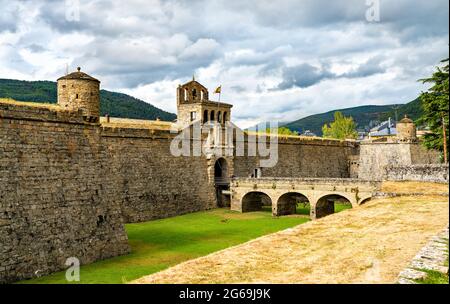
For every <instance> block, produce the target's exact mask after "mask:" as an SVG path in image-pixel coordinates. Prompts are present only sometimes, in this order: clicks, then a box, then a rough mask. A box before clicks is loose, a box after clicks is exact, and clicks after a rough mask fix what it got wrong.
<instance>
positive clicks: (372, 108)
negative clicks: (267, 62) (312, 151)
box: [283, 98, 422, 136]
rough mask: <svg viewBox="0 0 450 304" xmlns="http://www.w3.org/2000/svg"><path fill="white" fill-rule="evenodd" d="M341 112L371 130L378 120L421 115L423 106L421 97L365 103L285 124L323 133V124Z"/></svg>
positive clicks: (301, 131) (416, 117)
mask: <svg viewBox="0 0 450 304" xmlns="http://www.w3.org/2000/svg"><path fill="white" fill-rule="evenodd" d="M338 111H339V112H341V113H342V114H344V115H345V116H351V117H353V119H354V121H355V122H356V123H357V127H358V129H364V130H366V131H367V130H369V129H370V128H371V127H373V126H374V125H376V124H377V122H381V121H385V120H387V119H389V117H391V118H392V119H394V120H395V119H396V117H397V119H401V118H402V117H403V116H404V115H405V114H406V115H408V116H409V117H410V118H412V119H413V120H416V119H418V118H419V117H420V116H421V113H422V108H421V105H420V99H419V98H416V99H415V100H413V101H411V102H409V103H406V104H391V105H363V106H357V107H350V108H344V109H337V110H332V111H328V112H324V113H319V114H314V115H309V116H306V117H303V118H300V119H298V120H295V121H292V122H289V123H286V124H283V126H284V127H287V128H289V129H291V130H292V131H297V132H299V133H303V132H305V131H306V130H310V131H311V132H313V133H315V134H316V135H318V136H321V135H322V126H323V125H324V124H328V123H330V122H332V121H334V113H336V112H338Z"/></svg>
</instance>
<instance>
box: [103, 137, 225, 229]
mask: <svg viewBox="0 0 450 304" xmlns="http://www.w3.org/2000/svg"><path fill="white" fill-rule="evenodd" d="M145 131H147V132H145ZM102 134H103V142H105V144H106V146H107V150H108V158H109V163H108V166H109V167H110V170H111V171H112V172H113V173H112V174H111V176H109V178H110V179H111V180H113V181H114V183H115V185H116V188H117V190H118V192H119V193H120V194H119V200H120V202H121V208H122V215H123V218H124V221H125V222H127V223H134V222H143V221H149V220H153V219H160V218H166V217H170V216H176V215H180V214H185V213H189V212H195V211H201V210H208V209H212V208H216V207H217V202H216V197H215V190H214V186H213V181H210V180H209V178H208V166H209V165H210V164H209V163H208V161H207V160H206V159H205V158H204V157H194V156H192V157H188V156H180V157H176V156H173V155H172V154H171V152H170V142H171V138H154V137H151V136H149V135H148V134H149V133H148V130H141V131H138V132H137V133H136V132H135V133H133V131H132V130H126V129H122V130H117V129H116V130H106V129H105V130H104V131H103V133H102ZM212 166H214V164H212Z"/></svg>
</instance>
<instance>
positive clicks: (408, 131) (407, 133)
mask: <svg viewBox="0 0 450 304" xmlns="http://www.w3.org/2000/svg"><path fill="white" fill-rule="evenodd" d="M397 137H398V139H399V140H400V141H415V140H416V139H417V136H416V125H415V124H414V122H413V121H412V120H411V119H409V118H408V116H406V115H405V118H403V119H402V120H400V121H399V122H398V123H397Z"/></svg>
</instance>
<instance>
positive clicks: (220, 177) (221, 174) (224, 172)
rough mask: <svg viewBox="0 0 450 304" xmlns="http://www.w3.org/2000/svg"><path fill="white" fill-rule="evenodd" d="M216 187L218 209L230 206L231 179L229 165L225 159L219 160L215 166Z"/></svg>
mask: <svg viewBox="0 0 450 304" xmlns="http://www.w3.org/2000/svg"><path fill="white" fill-rule="evenodd" d="M214 185H215V187H216V199H217V206H218V207H229V206H230V195H229V194H228V191H229V190H230V179H229V177H228V164H227V161H226V160H225V159H224V158H219V159H218V160H216V163H215V164H214Z"/></svg>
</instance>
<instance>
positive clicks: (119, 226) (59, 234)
mask: <svg viewBox="0 0 450 304" xmlns="http://www.w3.org/2000/svg"><path fill="white" fill-rule="evenodd" d="M108 163H109V156H108V153H107V150H106V146H105V145H103V144H102V137H101V135H100V132H99V127H98V125H95V124H91V123H87V122H86V121H85V120H84V119H83V116H82V115H81V113H79V112H73V111H64V110H61V109H58V108H57V107H48V108H46V107H37V106H34V105H33V106H25V105H16V104H13V103H11V104H8V103H0V283H2V282H9V281H17V280H21V279H26V278H31V277H36V276H39V275H44V274H48V273H51V272H54V271H58V270H61V269H64V268H66V266H65V262H66V259H67V258H69V257H77V258H78V259H79V260H80V262H81V263H82V264H87V263H92V262H94V261H96V260H99V259H105V258H109V257H113V256H117V255H122V254H126V253H128V252H129V246H128V238H127V235H126V232H125V230H124V226H123V219H122V214H121V210H120V209H121V201H120V193H119V189H117V187H116V184H115V183H114V181H113V180H111V179H110V178H109V176H111V175H114V174H115V173H114V171H113V170H112V168H111V167H110V166H108V165H107V164H108Z"/></svg>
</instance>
